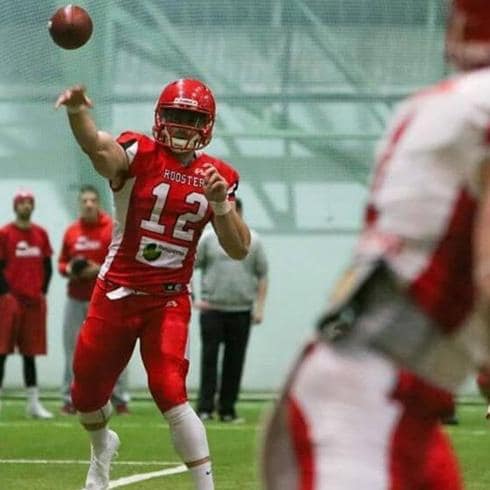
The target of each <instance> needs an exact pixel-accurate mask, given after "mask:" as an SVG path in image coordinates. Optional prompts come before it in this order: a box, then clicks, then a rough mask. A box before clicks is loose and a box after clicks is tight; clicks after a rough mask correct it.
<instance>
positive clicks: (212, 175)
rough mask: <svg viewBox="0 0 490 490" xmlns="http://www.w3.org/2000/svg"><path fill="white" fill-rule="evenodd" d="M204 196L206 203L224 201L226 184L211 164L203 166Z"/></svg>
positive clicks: (226, 189)
mask: <svg viewBox="0 0 490 490" xmlns="http://www.w3.org/2000/svg"><path fill="white" fill-rule="evenodd" d="M204 167H205V168H206V170H205V172H204V195H205V196H206V199H207V200H208V201H212V202H223V201H225V200H226V195H227V191H228V183H227V182H226V180H225V179H224V177H223V176H222V175H221V174H220V173H219V172H218V171H217V170H216V167H215V166H214V165H212V164H211V163H206V164H204Z"/></svg>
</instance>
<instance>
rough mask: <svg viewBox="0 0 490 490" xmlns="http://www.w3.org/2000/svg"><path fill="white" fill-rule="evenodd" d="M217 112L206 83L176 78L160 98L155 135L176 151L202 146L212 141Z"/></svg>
mask: <svg viewBox="0 0 490 490" xmlns="http://www.w3.org/2000/svg"><path fill="white" fill-rule="evenodd" d="M215 115H216V103H215V100H214V96H213V93H212V92H211V90H210V89H209V88H208V87H207V86H206V85H204V83H202V82H200V81H199V80H190V79H185V78H182V79H180V80H176V81H175V82H171V83H169V84H168V85H167V86H166V87H165V88H164V89H163V90H162V93H161V94H160V97H159V98H158V101H157V104H156V107H155V125H154V126H153V136H154V137H155V139H156V140H157V141H159V142H160V143H161V144H162V145H165V146H168V147H169V148H171V149H172V150H174V151H177V152H186V151H192V150H199V149H200V148H204V147H205V146H206V145H207V144H209V142H210V141H211V134H212V131H213V126H214V119H215Z"/></svg>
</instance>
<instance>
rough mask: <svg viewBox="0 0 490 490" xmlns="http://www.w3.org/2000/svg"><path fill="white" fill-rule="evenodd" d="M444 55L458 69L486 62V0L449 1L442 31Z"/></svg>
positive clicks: (489, 22) (489, 53) (489, 4)
mask: <svg viewBox="0 0 490 490" xmlns="http://www.w3.org/2000/svg"><path fill="white" fill-rule="evenodd" d="M446 56H447V58H448V60H449V61H451V62H452V63H453V64H454V65H455V66H456V67H457V68H460V69H462V70H471V69H475V68H482V67H485V66H489V65H490V1H488V0H453V1H452V4H451V9H450V13H449V20H448V26H447V33H446Z"/></svg>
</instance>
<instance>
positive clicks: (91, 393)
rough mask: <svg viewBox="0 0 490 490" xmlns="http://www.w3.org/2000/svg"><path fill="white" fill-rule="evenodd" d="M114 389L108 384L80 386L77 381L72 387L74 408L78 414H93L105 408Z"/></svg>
mask: <svg viewBox="0 0 490 490" xmlns="http://www.w3.org/2000/svg"><path fill="white" fill-rule="evenodd" d="M111 392H112V387H111V386H110V385H106V384H96V383H93V384H86V385H84V384H80V383H77V382H76V381H75V382H74V383H73V385H72V387H71V398H72V402H73V406H74V407H75V408H76V409H77V411H78V412H92V411H94V410H98V409H99V408H100V407H102V406H104V405H105V404H106V403H107V400H109V398H110V396H111Z"/></svg>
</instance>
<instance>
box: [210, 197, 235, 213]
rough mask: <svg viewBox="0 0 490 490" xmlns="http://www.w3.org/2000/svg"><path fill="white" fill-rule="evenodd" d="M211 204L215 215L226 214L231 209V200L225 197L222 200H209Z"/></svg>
mask: <svg viewBox="0 0 490 490" xmlns="http://www.w3.org/2000/svg"><path fill="white" fill-rule="evenodd" d="M209 204H210V206H211V209H212V210H213V213H214V214H215V216H224V215H225V214H228V213H229V212H230V211H231V203H230V201H228V199H225V200H224V201H221V202H218V201H209Z"/></svg>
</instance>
